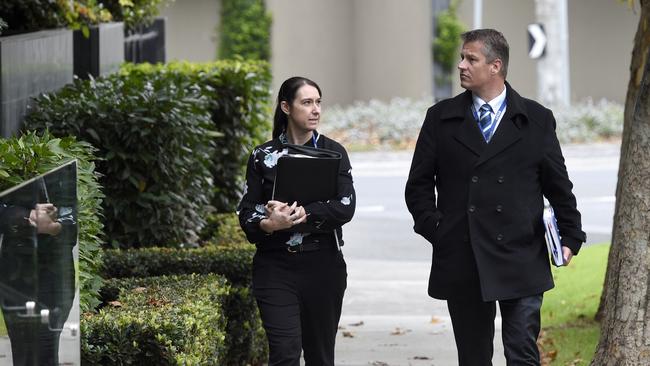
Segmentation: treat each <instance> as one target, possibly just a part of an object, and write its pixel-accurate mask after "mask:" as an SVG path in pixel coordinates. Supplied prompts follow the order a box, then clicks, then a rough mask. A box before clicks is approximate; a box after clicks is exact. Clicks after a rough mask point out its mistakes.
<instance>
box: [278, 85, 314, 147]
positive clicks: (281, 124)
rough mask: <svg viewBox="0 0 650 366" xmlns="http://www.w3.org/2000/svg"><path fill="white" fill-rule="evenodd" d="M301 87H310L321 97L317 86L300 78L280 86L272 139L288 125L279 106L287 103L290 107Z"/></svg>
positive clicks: (285, 116)
mask: <svg viewBox="0 0 650 366" xmlns="http://www.w3.org/2000/svg"><path fill="white" fill-rule="evenodd" d="M303 85H311V86H313V87H314V88H316V89H317V90H318V95H320V96H322V95H323V93H321V91H320V87H319V86H318V84H316V83H315V82H313V81H311V80H309V79H307V78H304V77H302V76H294V77H290V78H288V79H287V80H285V81H284V83H282V85H281V86H280V91H278V100H277V104H276V106H275V114H274V115H273V138H274V139H275V138H277V137H278V136H280V134H281V133H282V132H284V130H286V129H287V123H289V120H288V119H287V115H286V114H284V112H283V111H282V108H281V107H280V104H281V103H282V102H287V104H289V105H291V103H293V100H294V99H295V98H296V92H298V89H300V87H301V86H303Z"/></svg>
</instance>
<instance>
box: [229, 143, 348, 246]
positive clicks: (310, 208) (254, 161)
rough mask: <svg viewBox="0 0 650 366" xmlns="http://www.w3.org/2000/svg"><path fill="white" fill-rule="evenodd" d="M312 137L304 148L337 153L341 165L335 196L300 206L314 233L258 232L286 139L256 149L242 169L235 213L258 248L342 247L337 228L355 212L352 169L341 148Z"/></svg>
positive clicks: (337, 144)
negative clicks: (243, 184) (239, 192)
mask: <svg viewBox="0 0 650 366" xmlns="http://www.w3.org/2000/svg"><path fill="white" fill-rule="evenodd" d="M315 136H316V139H315V140H310V141H309V142H307V143H306V144H305V145H306V146H315V147H317V148H323V149H328V150H333V151H337V152H339V153H341V164H340V167H339V177H338V192H337V196H336V197H332V198H331V199H330V200H328V201H326V202H312V203H309V204H306V205H305V206H304V208H305V212H306V213H307V215H308V216H307V224H308V226H309V227H313V228H314V230H313V231H314V232H288V231H279V232H274V233H273V234H267V233H265V232H264V231H263V230H262V229H261V228H260V226H259V223H260V221H262V219H264V218H266V211H265V209H264V206H265V205H266V203H267V202H268V201H269V200H270V199H271V197H272V195H273V184H274V181H275V172H276V165H277V162H278V159H279V158H280V157H281V156H282V155H284V154H286V153H287V149H286V147H285V146H284V145H285V144H286V142H287V140H286V137H285V136H284V134H283V135H281V136H280V137H279V138H276V139H273V140H271V141H268V142H266V143H264V144H262V145H259V146H257V147H256V148H255V149H254V150H253V152H252V153H251V155H250V157H249V159H248V164H247V168H246V182H245V186H244V189H243V196H242V199H241V201H240V203H239V205H238V208H237V211H238V215H239V222H240V225H241V227H242V229H243V230H244V232H245V233H246V237H247V238H248V240H249V241H250V242H251V243H254V244H256V245H257V246H258V248H263V249H272V248H278V247H286V246H295V245H300V244H307V243H323V244H326V243H329V242H331V244H332V245H339V246H340V245H343V231H342V229H341V227H342V226H343V224H345V223H347V222H349V221H350V220H351V219H352V216H353V215H354V210H355V192H354V186H353V180H352V167H351V166H350V160H349V158H348V154H347V152H346V151H345V148H344V147H343V146H342V145H341V144H339V143H338V142H336V141H334V140H332V139H330V138H328V137H326V136H324V135H318V134H316V135H315ZM289 203H291V202H289ZM309 231H311V230H309Z"/></svg>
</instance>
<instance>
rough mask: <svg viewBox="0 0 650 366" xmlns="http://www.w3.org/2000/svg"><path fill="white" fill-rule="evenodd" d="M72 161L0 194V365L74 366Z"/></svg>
mask: <svg viewBox="0 0 650 366" xmlns="http://www.w3.org/2000/svg"><path fill="white" fill-rule="evenodd" d="M76 182H77V165H76V162H75V161H72V162H70V163H68V164H65V165H63V166H61V167H59V168H57V169H54V170H52V171H50V172H48V173H46V174H44V175H42V176H39V177H37V178H34V179H31V180H29V181H27V182H25V183H23V184H21V185H19V186H17V187H14V188H12V189H10V190H8V191H5V192H2V193H0V309H1V310H2V318H3V319H2V320H0V365H79V291H78V286H77V281H76V279H77V278H78V276H77V275H76V273H75V269H76V268H77V267H78V266H77V265H76V263H78V245H77V184H76Z"/></svg>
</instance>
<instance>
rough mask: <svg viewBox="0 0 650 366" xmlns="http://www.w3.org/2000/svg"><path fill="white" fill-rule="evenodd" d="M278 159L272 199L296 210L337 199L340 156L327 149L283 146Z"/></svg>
mask: <svg viewBox="0 0 650 366" xmlns="http://www.w3.org/2000/svg"><path fill="white" fill-rule="evenodd" d="M285 147H286V148H287V150H288V152H287V154H285V155H282V156H281V157H280V158H278V165H277V167H276V173H275V183H274V186H273V199H274V200H277V201H281V202H286V203H288V204H293V202H294V201H296V202H298V205H299V206H303V205H306V204H308V203H312V202H317V201H327V200H330V199H334V198H336V195H337V191H338V175H339V166H340V164H341V154H340V153H338V152H336V151H332V150H327V149H317V148H310V147H307V146H300V145H290V144H287V145H285Z"/></svg>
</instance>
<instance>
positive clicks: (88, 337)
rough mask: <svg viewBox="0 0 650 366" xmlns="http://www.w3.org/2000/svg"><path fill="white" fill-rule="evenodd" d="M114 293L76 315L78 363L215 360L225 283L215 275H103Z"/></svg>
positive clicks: (220, 346) (220, 352)
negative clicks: (108, 278)
mask: <svg viewBox="0 0 650 366" xmlns="http://www.w3.org/2000/svg"><path fill="white" fill-rule="evenodd" d="M108 284H109V286H111V287H113V288H116V289H117V291H118V293H119V295H118V297H117V299H116V300H117V301H116V302H113V303H112V305H111V306H108V307H104V308H103V309H102V310H100V312H99V314H84V316H83V318H82V321H81V334H82V339H81V356H82V363H84V364H93V365H95V364H118V365H131V364H135V365H221V364H223V362H222V361H223V360H224V357H225V351H226V348H225V327H226V318H225V316H224V311H223V306H224V303H225V301H226V298H227V296H228V294H229V293H230V286H229V285H228V283H227V281H226V280H225V279H224V278H223V277H220V276H217V275H186V276H171V277H150V278H131V279H121V280H113V281H109V283H108Z"/></svg>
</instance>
